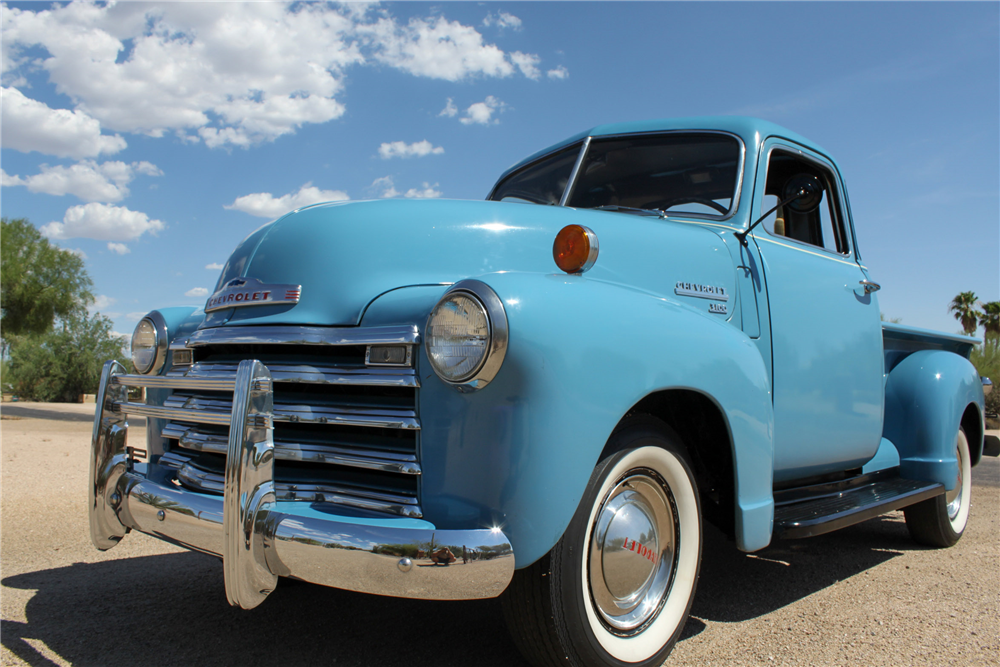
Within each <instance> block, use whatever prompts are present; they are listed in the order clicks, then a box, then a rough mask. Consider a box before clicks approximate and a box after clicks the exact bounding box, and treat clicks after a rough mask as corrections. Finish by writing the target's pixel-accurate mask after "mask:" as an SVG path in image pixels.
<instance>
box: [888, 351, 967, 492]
mask: <svg viewBox="0 0 1000 667" xmlns="http://www.w3.org/2000/svg"><path fill="white" fill-rule="evenodd" d="M970 405H974V406H976V407H977V408H978V412H979V414H980V415H982V414H983V386H982V383H981V381H980V379H979V374H978V373H977V372H976V369H975V367H974V366H973V365H972V364H971V363H969V361H968V360H967V359H965V358H963V357H960V356H959V355H957V354H954V353H952V352H946V351H943V350H920V351H918V352H914V353H913V354H911V355H909V356H908V357H906V358H905V359H903V360H902V361H901V362H899V363H898V364H897V365H896V366H895V367H894V368H893V369H892V371H890V372H889V377H888V379H887V381H886V387H885V426H884V430H883V436H884V437H885V438H887V439H888V440H890V441H891V442H892V443H893V444H894V445H895V446H896V449H897V450H898V451H899V468H900V474H901V475H902V476H903V477H906V478H908V479H916V480H926V481H932V482H940V483H942V484H944V485H945V488H946V489H948V490H949V491H950V490H951V489H953V488H954V487H955V481H956V479H957V478H958V462H957V460H956V457H955V437H956V434H957V433H958V428H959V425H960V424H961V423H962V418H963V416H964V415H965V412H966V410H967V409H968V408H969V406H970ZM967 435H968V436H969V449H970V452H969V453H970V455H971V457H972V460H974V461H978V460H979V457H980V455H981V453H982V448H983V439H982V429H980V430H979V433H978V434H975V433H968V434H967ZM977 436H978V437H977Z"/></svg>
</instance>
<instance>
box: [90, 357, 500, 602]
mask: <svg viewBox="0 0 1000 667" xmlns="http://www.w3.org/2000/svg"><path fill="white" fill-rule="evenodd" d="M141 379H142V378H141V377H139V378H137V376H134V375H129V376H125V369H124V368H123V367H122V366H121V364H118V363H117V362H114V361H109V362H107V363H106V364H105V365H104V370H103V372H102V374H101V385H100V388H99V390H98V394H97V406H98V412H97V414H96V416H95V420H94V436H93V443H92V452H91V459H90V488H89V514H90V535H91V539H92V541H93V542H94V545H95V546H96V547H97V548H98V549H101V550H106V549H110V548H111V547H113V546H115V545H116V544H117V543H118V542H119V541H120V540H121V538H122V537H124V536H125V534H126V533H127V532H128V531H129V530H131V529H134V530H138V531H140V532H143V533H146V534H149V535H152V536H154V537H158V538H161V539H163V540H166V541H168V542H172V543H174V544H178V545H180V546H183V547H187V548H190V549H195V550H197V551H203V552H206V553H210V554H215V555H217V556H221V557H222V560H223V564H224V567H223V572H224V575H225V584H226V597H227V598H228V599H229V602H230V604H233V605H235V606H240V607H243V608H245V609H251V608H253V607H256V606H257V605H258V604H260V603H261V602H262V601H263V600H264V598H265V597H267V595H268V594H269V593H270V592H271V591H272V590H274V587H275V585H276V583H277V578H278V577H279V576H286V577H294V578H296V579H302V580H305V581H310V582H313V583H317V584H322V585H325V586H333V587H335V588H343V589H347V590H352V591H358V592H362V593H374V594H377V595H391V596H396V597H407V598H420V599H428V600H462V599H476V598H489V597H496V596H497V595H499V594H500V593H502V592H503V590H504V589H505V588H506V587H507V584H508V583H509V582H510V580H511V577H512V576H513V572H514V554H513V551H512V550H511V547H510V543H509V541H508V540H507V538H506V536H505V535H504V534H503V532H502V531H501V530H500V529H499V528H486V529H476V530H437V529H436V528H435V527H434V526H433V524H431V523H429V522H427V521H423V520H420V519H409V518H400V519H395V518H386V519H361V518H355V517H347V516H338V515H335V514H327V513H324V512H322V511H320V510H319V509H316V508H315V506H313V505H312V504H311V503H305V502H276V501H275V496H274V482H273V463H274V445H273V442H272V432H273V431H272V424H273V418H272V414H271V413H272V409H273V398H272V397H273V394H272V389H271V387H272V385H271V382H270V374H269V372H268V370H267V367H266V366H264V364H262V363H260V362H259V361H243V362H241V363H240V365H239V369H238V370H237V373H236V377H235V380H234V382H235V390H234V397H233V410H232V416H231V421H230V423H229V449H228V452H227V458H226V481H225V491H224V495H223V496H222V497H219V496H211V495H205V494H200V493H195V492H192V491H189V490H186V489H184V488H182V487H180V486H177V485H174V484H172V483H171V480H170V479H169V478H168V477H167V475H166V471H165V469H162V468H160V467H159V466H157V465H155V464H153V463H150V464H135V463H134V462H133V460H132V455H131V450H130V449H129V448H128V447H127V446H126V437H125V436H126V433H127V430H128V423H127V421H126V415H127V413H128V412H130V411H134V412H147V411H151V410H154V409H155V408H151V407H147V406H139V405H137V404H130V403H129V402H128V396H127V386H126V383H127V384H128V385H135V384H137V383H141ZM164 380H165V378H163V377H162V376H159V377H156V378H155V381H157V382H160V383H161V384H160V385H158V386H162V383H163V381H164ZM188 382H190V380H188ZM446 547H447V548H449V549H450V550H451V551H452V553H453V556H454V558H453V559H449V558H441V557H440V556H432V554H435V553H440V550H441V549H443V548H446ZM455 551H458V553H454V552H455ZM463 554H464V556H465V557H463ZM449 560H452V561H453V562H454V564H453V565H451V566H449V565H448V562H449ZM442 561H443V563H442ZM442 564H443V565H444V566H443V567H442V566H441V565H442Z"/></svg>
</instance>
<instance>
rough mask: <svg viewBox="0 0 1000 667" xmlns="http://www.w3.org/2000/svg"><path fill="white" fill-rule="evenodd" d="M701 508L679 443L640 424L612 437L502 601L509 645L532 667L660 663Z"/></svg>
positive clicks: (685, 606) (690, 562) (655, 423)
mask: <svg viewBox="0 0 1000 667" xmlns="http://www.w3.org/2000/svg"><path fill="white" fill-rule="evenodd" d="M701 542H702V533H701V510H700V505H699V500H698V490H697V486H696V484H695V480H694V475H693V474H692V472H691V467H690V465H689V464H688V462H687V457H686V454H685V452H684V450H683V448H682V447H681V444H680V441H679V439H678V438H677V436H676V435H675V434H674V433H673V432H672V431H671V430H670V429H669V428H668V427H667V426H666V425H665V424H663V423H662V422H660V421H659V420H655V419H653V418H649V417H638V418H634V419H631V420H630V421H629V422H627V423H626V424H624V425H623V426H622V427H621V428H619V429H618V430H617V431H616V432H615V433H614V434H613V435H612V436H611V438H610V439H609V442H608V447H607V449H606V456H605V458H604V459H603V460H602V461H601V462H600V463H599V464H598V465H597V467H596V468H595V469H594V473H593V475H592V476H591V479H590V482H589V484H588V486H587V490H586V491H585V493H584V495H583V498H582V499H581V501H580V505H579V508H578V509H577V512H576V514H575V516H574V517H573V520H572V522H571V523H570V526H569V527H568V528H567V530H566V532H565V533H564V535H563V537H562V539H561V540H560V541H559V543H558V544H556V546H555V547H554V548H553V549H552V551H551V552H549V554H548V555H547V556H545V557H544V558H543V559H542V560H541V561H539V562H538V563H535V564H534V565H532V566H530V567H528V568H525V569H523V570H518V571H517V572H516V573H515V577H514V581H513V582H512V583H511V586H510V587H509V588H508V590H507V592H506V593H505V594H504V598H503V604H504V615H505V618H506V620H507V623H508V627H509V628H510V630H511V634H512V636H513V638H514V641H515V643H517V644H518V647H519V648H521V650H522V652H523V653H524V654H525V656H526V657H527V658H528V659H529V660H531V661H532V662H533V663H534V664H536V665H556V664H559V665H566V664H569V665H575V666H580V667H582V666H590V665H615V666H619V667H620V666H622V665H644V666H652V665H659V664H661V663H662V662H663V660H664V659H665V658H666V657H667V655H668V654H669V653H670V650H671V649H672V648H673V646H674V644H675V643H676V642H677V639H678V638H679V637H680V634H681V632H682V630H683V629H684V624H685V622H686V621H687V617H688V613H689V611H690V608H691V602H692V600H693V599H694V592H695V587H696V585H697V581H698V572H699V567H700V561H701Z"/></svg>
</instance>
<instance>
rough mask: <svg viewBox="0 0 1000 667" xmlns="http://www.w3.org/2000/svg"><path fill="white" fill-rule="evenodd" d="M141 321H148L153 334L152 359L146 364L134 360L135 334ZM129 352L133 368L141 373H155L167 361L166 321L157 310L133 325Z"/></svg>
mask: <svg viewBox="0 0 1000 667" xmlns="http://www.w3.org/2000/svg"><path fill="white" fill-rule="evenodd" d="M143 322H148V323H149V324H150V325H151V326H152V327H153V335H154V337H155V339H154V343H153V347H152V349H153V358H152V360H150V362H149V363H148V364H142V365H140V364H139V363H138V362H137V361H136V356H135V336H136V333H138V331H139V327H140V326H142V323H143ZM129 352H130V356H131V357H132V365H133V366H135V370H136V371H138V372H139V373H142V374H143V375H155V374H157V373H159V372H160V369H162V368H163V364H164V363H165V362H166V361H167V322H166V320H164V319H163V315H161V314H160V313H159V311H156V310H154V311H152V312H151V313H149V314H147V315H146V316H145V317H143V318H142V319H141V320H139V323H138V324H137V325H135V329H134V330H133V331H132V339H131V341H130V343H129Z"/></svg>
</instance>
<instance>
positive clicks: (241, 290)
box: [205, 278, 302, 313]
mask: <svg viewBox="0 0 1000 667" xmlns="http://www.w3.org/2000/svg"><path fill="white" fill-rule="evenodd" d="M301 296H302V285H269V284H265V283H262V282H261V281H259V280H257V279H256V278H234V279H233V280H230V281H229V282H227V283H226V284H225V285H223V287H222V289H220V290H219V291H218V292H216V293H215V294H213V295H212V296H210V297H209V298H208V301H207V302H206V303H205V312H206V313H210V312H212V311H213V310H222V309H224V308H238V307H240V306H275V305H280V304H296V303H298V302H299V297H301Z"/></svg>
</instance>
